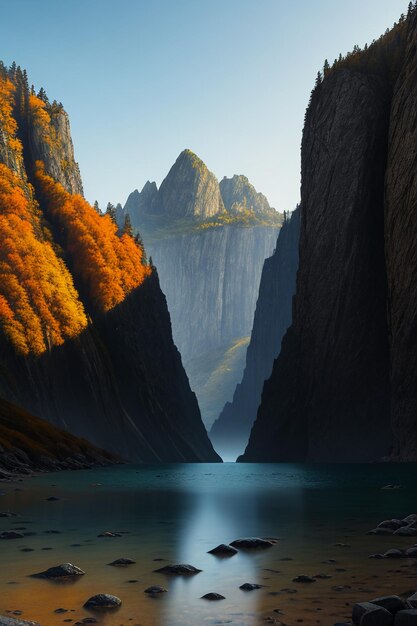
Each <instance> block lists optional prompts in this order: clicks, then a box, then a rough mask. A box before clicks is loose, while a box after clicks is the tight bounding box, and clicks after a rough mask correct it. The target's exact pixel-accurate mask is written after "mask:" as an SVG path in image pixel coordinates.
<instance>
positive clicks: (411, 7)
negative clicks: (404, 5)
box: [407, 2, 413, 17]
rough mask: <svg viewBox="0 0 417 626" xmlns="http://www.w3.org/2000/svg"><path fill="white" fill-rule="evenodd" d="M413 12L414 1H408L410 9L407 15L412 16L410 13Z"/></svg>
mask: <svg viewBox="0 0 417 626" xmlns="http://www.w3.org/2000/svg"><path fill="white" fill-rule="evenodd" d="M412 12H413V3H412V2H409V3H408V10H407V17H410V15H411V14H412Z"/></svg>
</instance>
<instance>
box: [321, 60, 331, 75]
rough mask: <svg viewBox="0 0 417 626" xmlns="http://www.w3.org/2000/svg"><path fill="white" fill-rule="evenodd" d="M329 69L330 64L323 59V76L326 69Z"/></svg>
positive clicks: (326, 71)
mask: <svg viewBox="0 0 417 626" xmlns="http://www.w3.org/2000/svg"><path fill="white" fill-rule="evenodd" d="M329 70H330V65H329V62H328V60H327V59H324V65H323V76H326V74H327V73H328V71H329Z"/></svg>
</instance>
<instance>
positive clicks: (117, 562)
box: [108, 558, 136, 567]
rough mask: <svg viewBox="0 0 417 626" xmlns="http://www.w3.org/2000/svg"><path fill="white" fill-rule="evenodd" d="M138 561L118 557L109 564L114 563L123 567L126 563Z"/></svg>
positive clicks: (115, 565)
mask: <svg viewBox="0 0 417 626" xmlns="http://www.w3.org/2000/svg"><path fill="white" fill-rule="evenodd" d="M135 563H136V561H133V560H132V559H123V558H122V559H116V560H115V561H112V562H111V563H108V565H113V566H114V567H123V566H126V565H134V564H135Z"/></svg>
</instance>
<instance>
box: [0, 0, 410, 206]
mask: <svg viewBox="0 0 417 626" xmlns="http://www.w3.org/2000/svg"><path fill="white" fill-rule="evenodd" d="M407 4H408V0H349V2H346V0H204V1H203V0H117V1H116V0H114V1H110V0H36V1H35V0H13V1H10V0H0V9H1V21H0V42H1V44H0V50H1V53H0V58H2V59H3V61H4V62H5V63H7V64H10V63H11V62H12V61H13V60H15V61H16V62H17V63H18V64H20V65H21V66H22V67H25V68H26V69H27V70H28V73H29V82H31V83H34V84H35V87H36V88H37V89H38V88H39V87H40V86H43V87H44V88H45V89H46V91H47V93H48V95H49V97H50V99H51V100H53V99H57V100H61V101H62V102H63V104H64V106H65V108H66V109H67V111H68V112H69V114H70V119H71V125H72V135H73V140H74V145H75V153H76V158H77V160H78V162H79V164H80V168H81V173H82V176H83V180H84V188H85V194H86V197H87V199H89V200H90V201H94V199H96V198H97V199H98V200H99V202H100V205H101V206H103V205H104V204H105V203H107V201H108V200H110V201H112V202H114V203H116V202H118V201H120V202H122V203H124V201H125V199H126V197H127V195H128V193H129V192H130V191H132V190H133V189H134V188H136V187H138V188H141V187H142V186H143V184H144V183H145V182H146V180H147V179H151V180H156V182H157V183H158V185H159V184H160V182H161V180H162V179H163V178H164V176H165V175H166V173H167V172H168V170H169V168H170V167H171V165H172V163H173V162H174V161H175V159H176V157H177V156H178V154H179V153H180V151H181V150H182V149H184V148H190V149H192V150H193V151H194V152H196V153H197V154H198V155H199V156H200V157H201V158H202V159H203V160H204V161H205V162H206V164H207V165H208V167H209V168H210V169H211V170H212V171H213V172H214V173H215V174H216V175H217V176H218V177H219V178H221V177H222V176H224V175H227V176H231V175H233V174H234V173H238V174H246V175H247V176H248V177H249V178H250V180H251V181H252V182H253V183H254V185H255V186H256V187H257V188H258V190H260V191H262V192H264V193H265V194H266V195H267V197H268V198H269V200H270V202H271V204H272V205H273V206H275V207H276V208H278V209H280V210H284V209H292V208H293V207H294V205H295V203H296V202H297V200H298V198H299V178H300V177H299V171H300V141H301V131H302V124H303V117H304V112H305V108H306V105H307V102H308V98H309V94H310V91H311V88H312V86H313V83H314V79H315V76H316V73H317V70H318V69H320V67H321V65H322V63H323V60H324V59H325V58H328V59H329V60H330V61H331V60H333V59H334V58H335V57H336V56H337V55H338V54H339V52H343V53H344V52H346V51H347V50H350V49H352V47H353V45H354V44H358V45H360V46H363V44H365V43H366V42H370V41H371V40H372V39H373V38H377V37H378V36H379V35H380V34H381V33H382V32H384V31H385V29H386V28H387V27H388V26H391V25H392V23H393V22H394V21H396V20H397V19H398V17H399V15H400V14H401V12H402V11H405V10H406V8H407Z"/></svg>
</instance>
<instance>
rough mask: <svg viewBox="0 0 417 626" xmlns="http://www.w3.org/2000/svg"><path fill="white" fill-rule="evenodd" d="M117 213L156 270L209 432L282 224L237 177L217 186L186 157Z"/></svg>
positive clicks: (235, 369) (227, 393)
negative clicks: (128, 222)
mask: <svg viewBox="0 0 417 626" xmlns="http://www.w3.org/2000/svg"><path fill="white" fill-rule="evenodd" d="M222 193H224V202H223V198H222ZM124 211H125V214H126V213H129V215H130V217H131V221H132V224H133V226H134V227H135V228H136V229H138V230H139V232H140V233H141V235H142V236H143V239H144V242H145V246H146V250H147V252H148V253H149V254H150V255H151V256H152V259H153V262H154V263H155V265H156V267H157V268H158V273H159V277H160V281H161V287H162V290H163V292H164V293H165V295H166V297H167V301H168V307H169V311H170V314H171V320H172V329H173V336H174V341H175V344H176V345H177V346H178V348H179V350H180V352H181V355H182V358H183V361H184V365H185V368H186V371H187V374H188V376H189V378H190V382H191V387H192V389H194V390H195V391H196V393H197V396H198V399H199V403H200V407H201V409H202V414H203V419H204V421H205V423H206V424H207V425H211V423H212V422H213V421H214V419H215V418H216V417H217V416H218V414H219V412H220V410H221V408H222V407H223V405H224V403H225V401H226V400H228V399H231V397H232V394H233V390H234V388H235V386H236V384H237V382H238V381H239V380H240V379H241V376H242V373H243V367H244V355H245V348H246V345H247V342H248V337H249V334H250V330H251V327H252V322H253V314H254V309H255V303H256V298H257V293H258V286H259V280H260V275H261V271H262V265H263V262H264V260H265V258H267V257H268V256H269V255H270V254H271V253H272V251H273V249H274V246H275V242H276V237H277V233H278V228H279V226H280V222H281V219H282V216H281V215H280V214H279V213H277V212H276V211H275V210H274V209H271V207H270V206H269V204H268V201H267V200H266V198H265V196H263V195H262V194H260V193H258V192H257V191H256V190H255V188H254V187H253V185H251V184H250V183H249V181H248V179H247V178H246V177H245V176H234V177H233V178H231V179H223V181H222V183H221V184H220V185H219V183H218V182H217V179H216V178H215V177H214V175H213V174H211V173H210V171H209V170H208V168H207V167H206V165H204V163H203V162H202V161H201V159H199V158H198V157H197V156H196V155H195V154H194V153H192V152H191V151H190V150H184V151H183V152H182V153H181V154H180V156H179V157H178V159H177V161H176V162H175V164H174V166H173V167H172V168H171V170H170V172H169V173H168V175H167V177H166V178H165V179H164V181H163V182H162V184H161V186H160V189H159V190H157V187H156V185H155V183H149V182H148V183H147V184H146V185H145V187H144V188H143V190H142V191H141V192H140V193H139V192H138V191H137V190H136V191H134V192H133V193H131V194H130V196H129V198H128V200H127V202H126V204H125V206H124ZM119 224H120V226H121V225H122V222H121V219H120V218H119Z"/></svg>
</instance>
